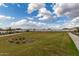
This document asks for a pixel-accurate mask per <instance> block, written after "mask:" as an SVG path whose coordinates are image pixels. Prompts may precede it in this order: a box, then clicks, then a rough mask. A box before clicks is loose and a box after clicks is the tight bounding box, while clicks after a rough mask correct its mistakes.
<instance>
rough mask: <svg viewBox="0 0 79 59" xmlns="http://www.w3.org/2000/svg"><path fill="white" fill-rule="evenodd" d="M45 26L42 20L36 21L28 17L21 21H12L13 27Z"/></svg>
mask: <svg viewBox="0 0 79 59" xmlns="http://www.w3.org/2000/svg"><path fill="white" fill-rule="evenodd" d="M43 26H46V24H45V23H41V22H35V21H32V20H27V19H21V20H19V21H16V22H12V23H11V27H12V28H25V29H28V28H37V29H41V28H42V27H43Z"/></svg>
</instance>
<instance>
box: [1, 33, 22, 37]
mask: <svg viewBox="0 0 79 59" xmlns="http://www.w3.org/2000/svg"><path fill="white" fill-rule="evenodd" d="M17 34H21V33H13V34H7V35H0V37H5V36H12V35H17Z"/></svg>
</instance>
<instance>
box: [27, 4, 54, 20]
mask: <svg viewBox="0 0 79 59" xmlns="http://www.w3.org/2000/svg"><path fill="white" fill-rule="evenodd" d="M34 10H38V15H37V16H36V17H37V18H38V20H50V19H52V18H53V16H52V12H50V11H49V10H47V9H46V8H45V4H44V3H30V4H29V5H28V13H32V12H33V11H34Z"/></svg>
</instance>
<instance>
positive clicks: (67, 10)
mask: <svg viewBox="0 0 79 59" xmlns="http://www.w3.org/2000/svg"><path fill="white" fill-rule="evenodd" d="M53 9H54V10H55V13H56V14H57V16H60V15H66V16H69V17H71V19H70V21H69V22H67V23H65V24H64V26H65V27H75V26H79V24H78V22H79V3H59V4H56V5H55V6H54V8H53ZM64 26H63V27H64Z"/></svg>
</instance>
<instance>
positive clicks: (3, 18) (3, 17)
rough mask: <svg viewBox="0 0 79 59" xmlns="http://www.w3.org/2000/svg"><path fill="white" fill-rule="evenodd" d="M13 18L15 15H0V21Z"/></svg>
mask: <svg viewBox="0 0 79 59" xmlns="http://www.w3.org/2000/svg"><path fill="white" fill-rule="evenodd" d="M11 19H15V17H11V16H5V15H0V21H4V20H11Z"/></svg>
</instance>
